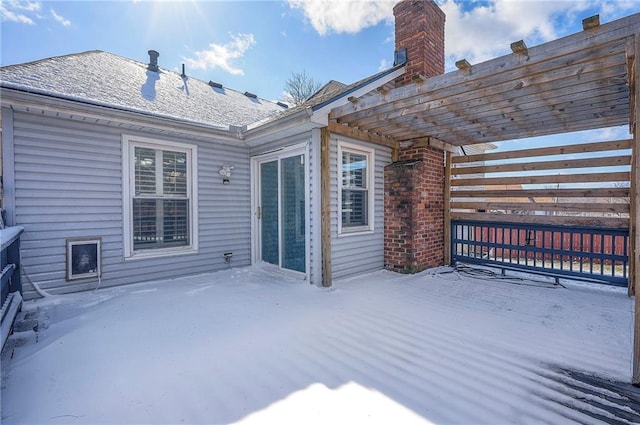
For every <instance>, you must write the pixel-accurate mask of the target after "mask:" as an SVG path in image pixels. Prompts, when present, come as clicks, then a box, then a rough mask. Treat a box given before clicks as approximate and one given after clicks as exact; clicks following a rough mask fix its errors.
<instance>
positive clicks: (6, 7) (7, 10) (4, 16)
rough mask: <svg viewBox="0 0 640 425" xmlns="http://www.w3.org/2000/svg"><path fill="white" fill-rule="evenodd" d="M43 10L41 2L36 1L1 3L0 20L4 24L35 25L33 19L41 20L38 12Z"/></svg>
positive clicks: (10, 0) (11, 0)
mask: <svg viewBox="0 0 640 425" xmlns="http://www.w3.org/2000/svg"><path fill="white" fill-rule="evenodd" d="M41 8H42V6H41V4H40V2H36V1H19V0H9V1H0V18H1V19H0V20H2V21H3V22H16V23H19V24H27V25H33V24H34V20H33V18H40V16H38V12H39V11H40V9H41ZM28 15H33V16H28Z"/></svg>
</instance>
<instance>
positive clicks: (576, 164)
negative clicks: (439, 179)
mask: <svg viewBox="0 0 640 425" xmlns="http://www.w3.org/2000/svg"><path fill="white" fill-rule="evenodd" d="M624 165H626V166H629V165H631V156H630V155H621V156H612V157H604V158H585V159H566V160H558V161H540V162H526V163H515V164H496V165H480V166H474V167H459V168H458V167H455V168H452V169H451V174H452V175H463V174H475V173H503V172H510V171H541V170H566V169H572V168H593V167H616V166H624Z"/></svg>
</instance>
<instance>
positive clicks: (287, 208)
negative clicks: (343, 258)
mask: <svg viewBox="0 0 640 425" xmlns="http://www.w3.org/2000/svg"><path fill="white" fill-rule="evenodd" d="M257 166H258V167H257V171H258V181H257V187H258V193H257V197H256V198H257V203H258V208H257V214H256V216H257V221H258V223H257V224H258V225H257V230H258V232H256V233H257V235H256V236H257V237H258V240H257V241H256V243H257V246H258V247H259V250H258V256H259V258H258V259H259V260H262V261H264V262H266V263H270V264H274V265H276V266H278V267H279V268H282V269H287V270H292V271H296V272H301V273H306V258H307V249H306V239H307V238H306V222H305V219H306V203H305V154H304V153H297V154H290V155H288V156H285V155H284V154H283V155H280V156H277V157H275V158H268V159H264V160H261V161H258V162H257Z"/></svg>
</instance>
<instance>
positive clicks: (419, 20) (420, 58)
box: [393, 0, 445, 85]
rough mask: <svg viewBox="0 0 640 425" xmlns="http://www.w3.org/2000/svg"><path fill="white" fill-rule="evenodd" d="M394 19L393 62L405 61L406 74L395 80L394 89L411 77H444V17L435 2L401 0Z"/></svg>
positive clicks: (406, 82)
mask: <svg viewBox="0 0 640 425" xmlns="http://www.w3.org/2000/svg"><path fill="white" fill-rule="evenodd" d="M393 16H394V17H395V35H396V37H395V38H396V46H395V47H396V48H395V50H396V52H397V53H396V58H395V60H396V61H398V62H399V63H401V62H402V61H401V59H404V60H406V70H405V74H404V75H402V76H400V77H398V79H397V80H396V85H404V84H409V83H411V82H412V81H414V79H413V76H414V75H419V77H420V78H430V77H434V76H436V75H440V74H443V73H444V21H445V15H444V12H443V11H442V9H440V7H439V6H438V4H437V3H436V2H435V1H434V0H402V1H400V2H399V3H398V4H396V5H395V6H394V7H393ZM404 49H406V56H404V57H403V54H402V53H404V52H403V50H404Z"/></svg>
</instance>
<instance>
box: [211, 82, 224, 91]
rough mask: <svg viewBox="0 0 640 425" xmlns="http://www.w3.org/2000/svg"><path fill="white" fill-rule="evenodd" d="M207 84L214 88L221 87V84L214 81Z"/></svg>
mask: <svg viewBox="0 0 640 425" xmlns="http://www.w3.org/2000/svg"><path fill="white" fill-rule="evenodd" d="M209 85H210V86H211V87H213V88H216V89H221V88H222V84H220V83H216V82H215V81H209Z"/></svg>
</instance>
